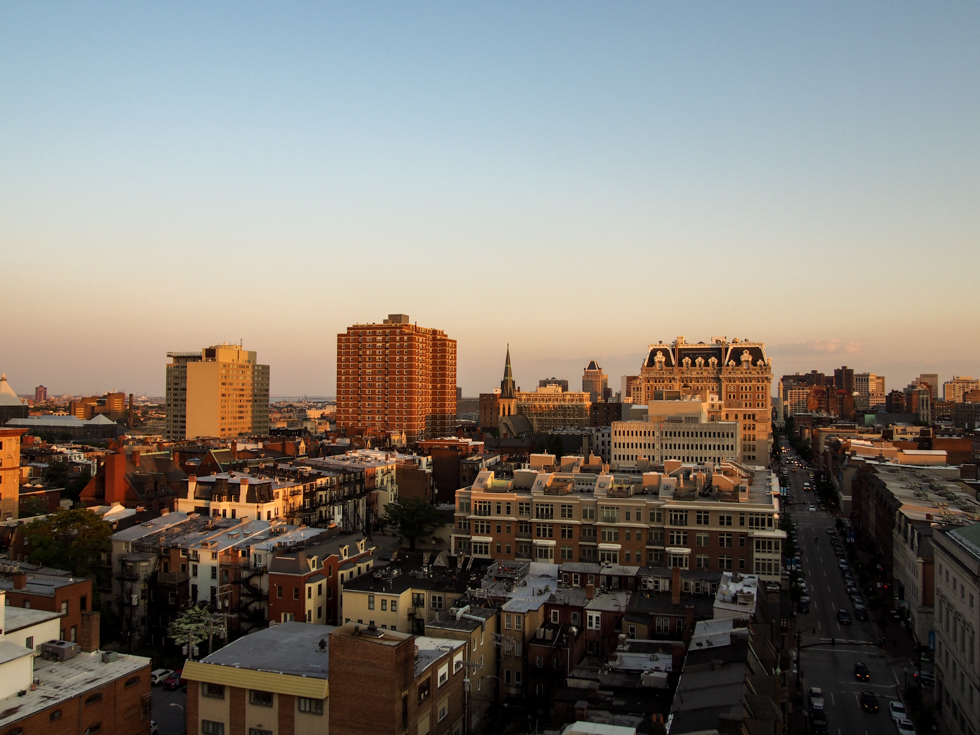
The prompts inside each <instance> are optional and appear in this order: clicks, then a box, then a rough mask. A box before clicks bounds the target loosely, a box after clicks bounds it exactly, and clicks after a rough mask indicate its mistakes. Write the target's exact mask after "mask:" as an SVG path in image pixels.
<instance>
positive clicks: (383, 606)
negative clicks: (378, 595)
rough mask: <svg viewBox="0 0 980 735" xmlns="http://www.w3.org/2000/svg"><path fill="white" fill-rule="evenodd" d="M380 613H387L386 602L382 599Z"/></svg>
mask: <svg viewBox="0 0 980 735" xmlns="http://www.w3.org/2000/svg"><path fill="white" fill-rule="evenodd" d="M381 611H382V612H387V611H388V600H385V599H382V600H381Z"/></svg>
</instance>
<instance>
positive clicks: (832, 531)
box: [827, 526, 834, 536]
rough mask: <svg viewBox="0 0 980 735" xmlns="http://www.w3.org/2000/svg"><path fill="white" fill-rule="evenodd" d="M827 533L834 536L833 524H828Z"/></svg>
mask: <svg viewBox="0 0 980 735" xmlns="http://www.w3.org/2000/svg"><path fill="white" fill-rule="evenodd" d="M827 535H828V536H833V535H834V527H833V526H827Z"/></svg>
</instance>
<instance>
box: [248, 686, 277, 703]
mask: <svg viewBox="0 0 980 735" xmlns="http://www.w3.org/2000/svg"><path fill="white" fill-rule="evenodd" d="M248 701H249V702H251V703H252V704H255V705H258V706H260V707H271V706H272V692H263V691H260V690H258V689H249V690H248Z"/></svg>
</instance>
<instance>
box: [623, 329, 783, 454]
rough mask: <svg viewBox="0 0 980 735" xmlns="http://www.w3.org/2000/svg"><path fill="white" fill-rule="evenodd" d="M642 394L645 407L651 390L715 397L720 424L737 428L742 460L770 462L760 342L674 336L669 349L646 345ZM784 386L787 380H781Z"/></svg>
mask: <svg viewBox="0 0 980 735" xmlns="http://www.w3.org/2000/svg"><path fill="white" fill-rule="evenodd" d="M640 380H641V382H642V390H641V391H639V392H640V393H642V395H641V396H640V398H641V399H642V401H643V402H644V403H648V402H650V401H652V400H654V399H655V398H656V395H655V392H656V391H667V390H672V391H680V393H681V395H682V396H685V395H691V396H693V395H698V394H703V395H705V396H707V395H711V394H714V395H717V396H719V397H720V399H721V415H720V416H719V417H718V420H720V421H738V422H739V423H740V424H741V435H742V459H743V461H745V462H749V463H756V464H758V463H765V462H768V460H769V452H770V449H771V442H772V363H771V361H770V360H769V358H767V357H766V346H765V344H763V343H762V342H748V341H745V340H738V339H733V340H731V341H728V339H726V338H720V337H714V338H712V340H711V342H710V343H708V344H705V343H704V342H699V343H697V344H691V343H688V342H685V341H684V338H683V337H678V338H677V339H676V340H674V342H673V343H672V344H670V345H666V344H664V343H663V342H660V343H659V344H655V345H650V348H649V352H648V353H647V357H646V359H645V360H644V361H643V365H642V367H641V368H640ZM783 383H784V387H785V384H786V378H785V377H784V378H783Z"/></svg>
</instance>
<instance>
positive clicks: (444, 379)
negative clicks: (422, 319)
mask: <svg viewBox="0 0 980 735" xmlns="http://www.w3.org/2000/svg"><path fill="white" fill-rule="evenodd" d="M337 425H338V426H339V427H341V428H344V429H352V428H362V429H375V430H378V431H383V432H404V433H405V437H406V439H408V440H409V441H418V440H421V439H432V438H437V437H442V436H449V435H451V434H452V433H453V431H454V430H455V426H456V340H454V339H449V337H447V336H446V333H445V332H443V331H442V330H441V329H428V328H426V327H420V326H418V325H417V324H412V323H410V322H409V320H408V316H407V315H405V314H389V315H388V318H387V319H385V320H384V322H383V323H381V324H355V325H354V326H352V327H348V328H347V332H346V333H344V334H338V335H337Z"/></svg>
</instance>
